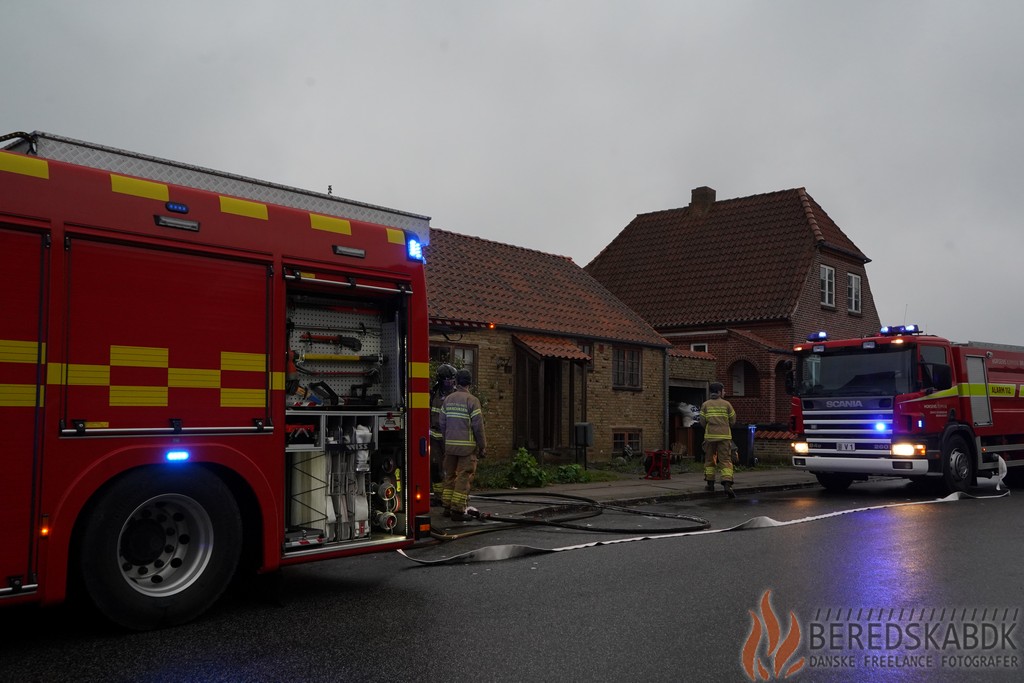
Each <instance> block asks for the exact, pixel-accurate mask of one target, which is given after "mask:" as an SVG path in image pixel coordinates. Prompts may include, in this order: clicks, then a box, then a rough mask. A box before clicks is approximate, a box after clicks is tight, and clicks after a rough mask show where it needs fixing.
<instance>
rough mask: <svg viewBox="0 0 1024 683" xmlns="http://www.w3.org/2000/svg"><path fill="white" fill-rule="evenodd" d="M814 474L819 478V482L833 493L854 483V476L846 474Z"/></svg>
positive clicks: (843, 489)
mask: <svg viewBox="0 0 1024 683" xmlns="http://www.w3.org/2000/svg"><path fill="white" fill-rule="evenodd" d="M814 476H815V477H817V478H818V483H819V484H821V485H822V486H824V487H825V490H826V491H831V492H832V493H839V492H840V491H845V490H846V489H848V488H850V484H852V483H853V477H850V476H847V475H845V474H835V473H834V472H819V473H818V474H816V475H814Z"/></svg>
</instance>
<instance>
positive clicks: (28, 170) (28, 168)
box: [0, 152, 50, 180]
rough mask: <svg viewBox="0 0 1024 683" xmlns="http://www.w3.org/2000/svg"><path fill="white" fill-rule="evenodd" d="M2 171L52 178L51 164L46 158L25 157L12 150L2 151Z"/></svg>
mask: <svg viewBox="0 0 1024 683" xmlns="http://www.w3.org/2000/svg"><path fill="white" fill-rule="evenodd" d="M0 171H7V172H8V173H17V174H19V175H27V176H32V177H33V178H42V179H43V180H49V179H50V164H49V163H47V161H46V160H45V159H36V158H34V157H25V156H21V155H20V154H11V153H10V152H0Z"/></svg>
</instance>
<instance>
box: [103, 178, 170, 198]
mask: <svg viewBox="0 0 1024 683" xmlns="http://www.w3.org/2000/svg"><path fill="white" fill-rule="evenodd" d="M110 189H111V190H112V191H114V192H117V193H119V194H129V195H132V196H133V197H142V198H144V199H157V200H159V201H161V202H166V201H167V200H168V199H170V198H171V195H170V192H169V191H168V189H167V186H166V185H164V184H163V183H154V182H153V181H152V180H140V179H138V178H129V177H127V176H123V175H117V174H115V173H111V174H110Z"/></svg>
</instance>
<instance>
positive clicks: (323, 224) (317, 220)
mask: <svg viewBox="0 0 1024 683" xmlns="http://www.w3.org/2000/svg"><path fill="white" fill-rule="evenodd" d="M309 226H310V227H311V228H313V229H314V230H324V231H325V232H336V233H338V234H340V235H351V234H352V224H351V223H349V222H348V221H347V220H345V219H344V218H335V217H333V216H321V215H319V214H315V213H311V214H309Z"/></svg>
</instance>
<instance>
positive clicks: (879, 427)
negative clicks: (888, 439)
mask: <svg viewBox="0 0 1024 683" xmlns="http://www.w3.org/2000/svg"><path fill="white" fill-rule="evenodd" d="M875 431H876V432H884V431H885V423H884V422H876V423H875Z"/></svg>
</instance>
